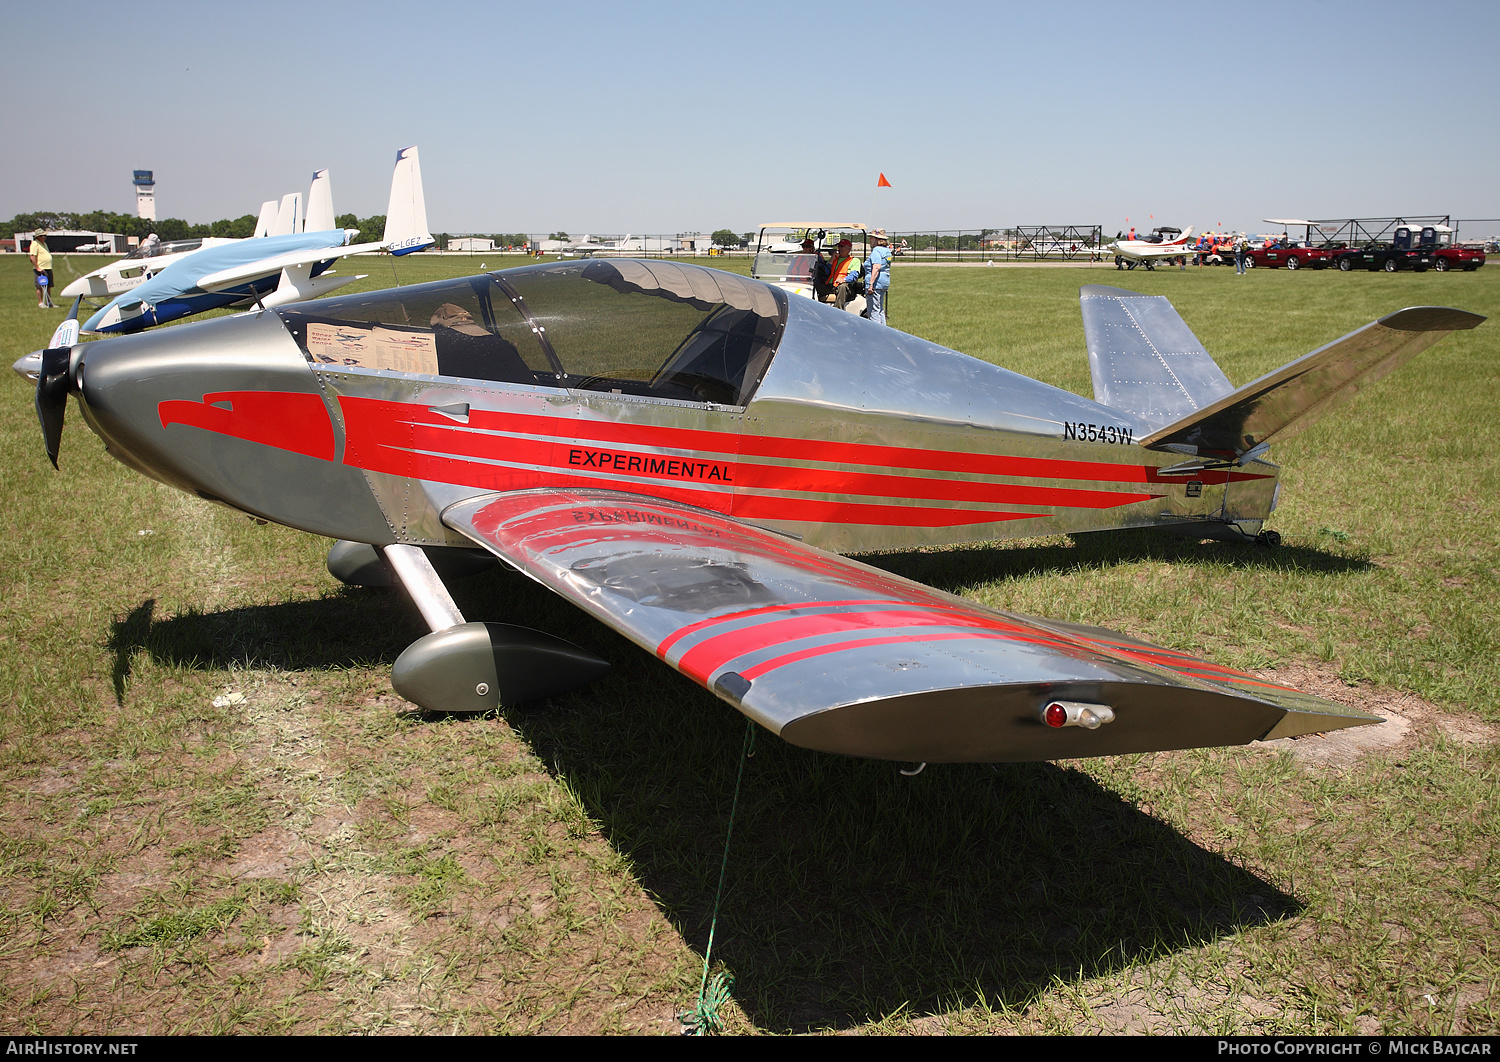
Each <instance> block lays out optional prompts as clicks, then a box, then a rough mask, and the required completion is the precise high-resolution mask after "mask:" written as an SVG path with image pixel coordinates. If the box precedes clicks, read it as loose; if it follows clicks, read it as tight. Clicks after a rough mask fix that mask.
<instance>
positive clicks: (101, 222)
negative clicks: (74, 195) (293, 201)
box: [10, 210, 385, 243]
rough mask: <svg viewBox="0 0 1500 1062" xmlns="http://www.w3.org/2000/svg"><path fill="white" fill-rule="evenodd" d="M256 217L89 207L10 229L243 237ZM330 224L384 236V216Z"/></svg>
mask: <svg viewBox="0 0 1500 1062" xmlns="http://www.w3.org/2000/svg"><path fill="white" fill-rule="evenodd" d="M258 220H259V219H258V218H257V217H256V216H255V215H254V214H245V215H244V216H242V217H238V218H222V219H220V220H219V221H213V222H209V223H208V224H198V225H192V224H189V223H188V222H186V221H184V220H182V219H181V218H158V219H157V220H155V221H153V220H151V219H150V218H139V217H136V216H135V215H134V214H116V213H114V212H113V211H109V210H93V211H90V212H89V213H87V214H76V213H73V212H71V211H38V212H36V213H30V214H17V215H16V216H15V217H14V218H12V219H11V221H10V231H11V233H12V234H14V233H17V232H34V231H35V230H37V229H78V230H80V231H83V232H117V233H120V234H122V235H125V236H134V237H136V238H137V239H141V238H144V237H146V236H149V235H150V234H151V233H153V232H154V233H156V235H157V237H158V238H160V239H161V240H162V241H163V242H168V241H171V240H188V239H195V238H199V237H203V236H219V237H231V238H235V239H243V238H245V237H247V236H254V235H255V224H256V222H257V221H258ZM334 224H335V225H337V226H338V227H339V228H341V229H358V230H359V235H358V236H356V237H355V238H354V241H353V242H355V243H378V242H379V241H380V239H381V238H382V237H383V236H384V235H385V215H384V214H376V215H374V216H372V217H368V218H359V217H355V216H354V215H353V214H340V215H339V216H338V217H337V218H335V219H334Z"/></svg>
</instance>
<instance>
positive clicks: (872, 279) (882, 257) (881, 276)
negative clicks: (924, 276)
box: [862, 229, 891, 324]
mask: <svg viewBox="0 0 1500 1062" xmlns="http://www.w3.org/2000/svg"><path fill="white" fill-rule="evenodd" d="M870 239H871V240H873V241H874V243H875V249H874V250H873V251H871V252H870V256H869V257H868V258H866V259H865V265H864V269H863V270H862V272H863V273H864V274H865V278H866V279H865V303H866V306H865V316H866V317H868V318H869V319H870V320H872V321H874V322H875V323H876V324H885V323H886V322H885V293H886V292H887V291H889V290H890V288H891V246H890V241H889V240H887V239H886V238H885V230H884V229H876V230H875V231H874V232H872V233H870Z"/></svg>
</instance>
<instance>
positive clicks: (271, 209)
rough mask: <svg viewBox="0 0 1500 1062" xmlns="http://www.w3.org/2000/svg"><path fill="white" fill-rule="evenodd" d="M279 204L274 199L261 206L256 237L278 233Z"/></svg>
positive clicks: (256, 225)
mask: <svg viewBox="0 0 1500 1062" xmlns="http://www.w3.org/2000/svg"><path fill="white" fill-rule="evenodd" d="M278 211H279V204H277V202H276V200H274V199H267V200H266V201H265V202H264V203H262V204H261V205H260V220H259V221H257V222H256V223H255V235H257V236H269V235H271V233H273V232H275V231H276V215H277V213H278Z"/></svg>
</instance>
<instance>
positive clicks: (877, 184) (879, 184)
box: [875, 173, 891, 188]
mask: <svg viewBox="0 0 1500 1062" xmlns="http://www.w3.org/2000/svg"><path fill="white" fill-rule="evenodd" d="M890 186H891V182H890V181H888V180H886V179H885V174H883V173H882V174H881V175H880V180H878V181H876V182H875V187H876V188H889V187H890Z"/></svg>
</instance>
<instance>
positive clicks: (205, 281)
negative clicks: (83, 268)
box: [83, 147, 433, 332]
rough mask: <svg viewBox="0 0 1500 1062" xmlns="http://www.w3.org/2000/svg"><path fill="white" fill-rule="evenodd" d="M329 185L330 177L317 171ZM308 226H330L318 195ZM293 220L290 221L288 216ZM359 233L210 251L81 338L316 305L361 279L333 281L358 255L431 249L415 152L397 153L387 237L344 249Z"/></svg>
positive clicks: (100, 319)
mask: <svg viewBox="0 0 1500 1062" xmlns="http://www.w3.org/2000/svg"><path fill="white" fill-rule="evenodd" d="M318 174H319V176H321V177H322V179H323V180H324V181H326V180H327V176H328V171H326V170H319V171H318ZM291 198H293V197H288V199H291ZM308 200H309V204H310V212H311V215H312V216H311V218H310V219H309V220H311V221H313V222H315V223H318V224H323V223H325V222H326V223H331V222H332V214H333V200H332V197H331V196H327V195H326V193H324V192H321V191H319V190H318V189H317V187H316V185H315V187H314V190H313V191H312V192H310V193H309V195H308ZM299 209H300V207H299V204H297V203H292V204H288V202H287V200H283V201H282V207H281V211H280V214H279V221H278V227H279V226H280V225H281V224H284V223H285V221H286V219H287V218H288V217H291V218H292V219H293V223H294V224H296V219H297V211H298V210H299ZM289 212H290V213H289ZM357 234H358V230H357V229H336V228H331V227H330V228H327V229H323V230H318V231H311V230H303V231H293V232H291V233H289V234H286V235H281V236H264V237H261V238H260V239H250V240H240V241H237V242H235V243H232V244H230V245H228V246H222V247H212V248H207V249H205V250H202V251H199V252H198V253H197V254H194V255H191V256H188V257H184V258H181V259H179V260H178V261H176V262H174V263H172V264H171V265H170V266H168V267H167V268H166V269H164V270H162V271H161V272H160V273H158V274H157V275H156V276H154V277H153V278H152V279H150V280H148V281H146V282H145V283H143V284H141V285H140V286H139V287H137V288H135V289H134V290H132V291H127V292H125V293H124V294H121V295H118V296H116V297H115V298H114V299H113V300H112V301H111V302H110V303H109V305H107V306H105V307H104V309H102V310H100V311H99V312H98V313H96V314H94V316H93V317H90V318H89V320H88V322H87V323H86V324H85V325H84V326H83V330H84V331H85V332H139V331H141V330H142V329H144V328H150V327H151V326H152V325H159V324H165V323H167V322H168V321H175V320H177V319H178V318H180V317H187V316H190V315H192V314H195V313H202V312H203V311H204V310H212V309H216V308H218V307H220V306H232V305H234V304H236V303H245V302H250V301H252V300H253V301H255V302H257V303H258V304H260V305H261V306H265V307H270V306H281V305H285V304H286V303H290V302H301V301H302V300H304V299H315V298H319V297H321V296H323V295H327V294H328V293H329V292H331V291H336V290H337V289H339V288H341V287H343V286H344V285H345V284H351V283H353V282H354V281H356V280H359V279H361V278H360V277H357V276H348V277H346V276H334V275H333V274H332V273H331V271H330V270H329V266H331V265H333V263H334V262H336V261H337V260H338V259H340V258H343V257H344V256H346V255H351V254H359V253H360V252H362V251H389V252H390V253H391V254H397V255H400V254H409V253H410V252H412V251H419V250H421V249H422V248H423V247H427V246H430V245H431V244H432V243H433V238H432V234H431V233H429V232H428V231H427V204H426V200H425V199H424V197H423V194H422V172H421V168H420V166H419V164H418V162H417V149H416V148H415V147H409V148H402V149H401V150H400V151H398V152H397V153H396V168H395V172H394V174H393V175H392V177H391V198H390V205H389V206H388V207H387V209H386V222H385V234H384V237H383V238H382V239H381V240H380V241H379V242H378V243H360V244H353V245H350V244H349V242H348V241H349V239H350V238H351V237H353V236H355V235H357Z"/></svg>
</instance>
